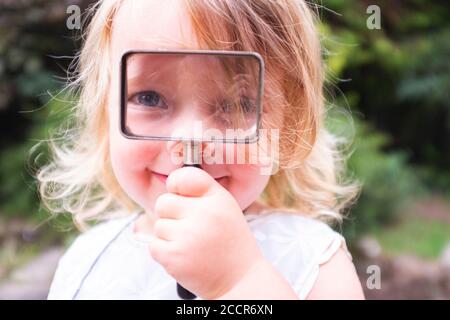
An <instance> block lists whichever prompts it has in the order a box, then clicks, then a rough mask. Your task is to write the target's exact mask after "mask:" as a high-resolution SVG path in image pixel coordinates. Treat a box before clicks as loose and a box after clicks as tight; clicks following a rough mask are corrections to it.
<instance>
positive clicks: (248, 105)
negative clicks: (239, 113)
mask: <svg viewBox="0 0 450 320" xmlns="http://www.w3.org/2000/svg"><path fill="white" fill-rule="evenodd" d="M240 103H241V106H242V109H243V111H244V112H245V113H251V112H255V109H256V105H255V103H254V102H253V101H252V99H250V98H249V97H247V96H241V98H240Z"/></svg>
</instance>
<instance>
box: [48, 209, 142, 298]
mask: <svg viewBox="0 0 450 320" xmlns="http://www.w3.org/2000/svg"><path fill="white" fill-rule="evenodd" d="M136 217H137V215H136V214H131V215H127V216H122V217H117V218H111V219H109V220H106V221H103V222H101V223H98V224H97V225H95V226H93V227H91V228H89V229H88V230H87V231H85V232H83V233H81V234H80V235H78V236H77V237H76V239H75V240H74V241H73V242H72V244H71V245H70V246H69V248H68V249H67V250H66V252H65V253H64V255H63V256H62V257H61V259H60V260H59V262H58V266H57V269H56V272H55V275H54V278H53V281H52V286H51V288H50V292H49V296H48V298H49V299H52V297H55V298H58V299H60V298H62V299H71V298H72V297H71V296H69V295H70V294H73V293H74V292H76V287H77V286H78V285H79V284H80V281H81V279H82V277H83V275H84V274H87V273H88V272H89V269H90V268H91V266H92V265H93V263H95V260H96V259H97V258H98V257H99V256H100V255H101V253H102V251H103V250H104V249H105V248H106V247H108V244H109V243H111V242H113V241H114V240H115V239H116V238H117V237H118V236H119V235H120V234H121V231H122V230H124V229H125V228H127V227H128V226H130V224H131V223H132V222H133V221H134V219H135V218H136ZM64 293H67V295H65V294H64Z"/></svg>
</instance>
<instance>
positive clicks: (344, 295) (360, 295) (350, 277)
mask: <svg viewBox="0 0 450 320" xmlns="http://www.w3.org/2000/svg"><path fill="white" fill-rule="evenodd" d="M307 299H309V300H318V299H322V300H323V299H353V300H359V299H364V292H363V290H362V287H361V283H360V282H359V279H358V276H357V274H356V270H355V266H354V265H353V263H352V262H351V261H350V258H349V257H348V256H347V254H346V253H345V251H344V250H343V249H339V250H338V251H337V252H336V254H335V255H334V256H333V257H332V258H331V259H330V260H329V261H328V262H327V263H324V264H323V265H321V266H320V269H319V276H318V278H317V280H316V282H315V284H314V286H313V288H312V290H311V292H310V293H309V295H308V297H307Z"/></svg>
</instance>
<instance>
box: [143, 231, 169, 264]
mask: <svg viewBox="0 0 450 320" xmlns="http://www.w3.org/2000/svg"><path fill="white" fill-rule="evenodd" d="M172 246H173V243H172V242H170V241H167V240H162V239H159V238H153V239H152V241H150V243H149V245H148V248H149V251H150V255H151V256H152V258H153V259H154V260H155V261H156V262H158V263H159V264H161V265H162V266H166V265H169V264H170V263H171V261H170V259H171V256H172V251H173V250H172Z"/></svg>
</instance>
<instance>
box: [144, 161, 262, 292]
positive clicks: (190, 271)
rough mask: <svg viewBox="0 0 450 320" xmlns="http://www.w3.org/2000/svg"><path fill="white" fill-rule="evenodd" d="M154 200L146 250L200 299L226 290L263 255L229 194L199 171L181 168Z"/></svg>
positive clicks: (171, 175) (203, 172)
mask: <svg viewBox="0 0 450 320" xmlns="http://www.w3.org/2000/svg"><path fill="white" fill-rule="evenodd" d="M166 185H167V190H168V193H165V194H163V195H161V196H160V197H159V198H158V199H157V201H156V203H155V213H156V215H157V216H158V219H157V220H156V221H155V224H154V228H153V230H154V234H155V239H154V240H153V241H152V242H151V243H150V253H151V255H152V256H153V258H154V259H155V260H156V261H158V262H159V263H160V264H161V265H162V266H163V267H164V268H165V269H166V271H167V272H168V273H169V274H170V275H171V276H173V277H174V278H175V279H176V280H177V281H178V282H179V283H180V284H181V285H182V286H183V287H185V288H186V289H188V290H189V291H191V292H193V293H195V294H196V295H198V296H200V297H202V298H205V299H214V298H217V297H220V296H222V295H223V294H225V293H226V292H228V291H229V290H231V289H232V288H233V287H234V286H235V285H236V284H238V283H239V281H240V280H241V279H242V278H243V277H244V275H246V273H248V272H249V271H250V269H251V268H252V267H254V266H255V265H256V264H257V263H260V262H261V261H262V260H264V258H263V256H262V253H261V252H260V250H259V248H258V245H257V243H256V240H255V238H254V236H253V234H252V233H251V230H250V228H249V227H248V225H247V221H246V219H245V218H244V215H243V213H242V210H241V209H240V207H239V205H238V203H237V202H236V200H235V199H234V198H233V196H232V195H231V194H230V193H229V192H228V191H227V190H226V189H225V188H224V187H222V186H221V185H220V184H219V183H218V182H217V181H216V180H214V179H213V178H212V177H211V176H210V175H209V174H208V173H206V172H205V171H203V170H201V169H198V168H195V167H184V168H181V169H177V170H175V171H174V172H172V173H171V174H170V175H169V177H168V178H167V181H166Z"/></svg>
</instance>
